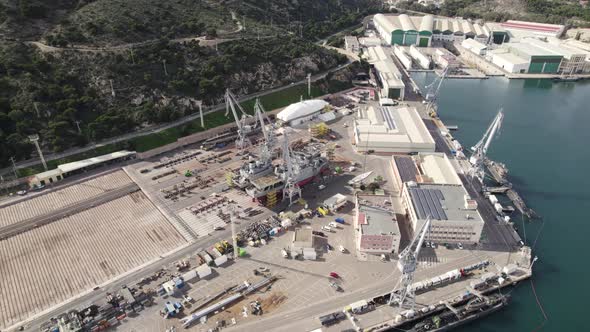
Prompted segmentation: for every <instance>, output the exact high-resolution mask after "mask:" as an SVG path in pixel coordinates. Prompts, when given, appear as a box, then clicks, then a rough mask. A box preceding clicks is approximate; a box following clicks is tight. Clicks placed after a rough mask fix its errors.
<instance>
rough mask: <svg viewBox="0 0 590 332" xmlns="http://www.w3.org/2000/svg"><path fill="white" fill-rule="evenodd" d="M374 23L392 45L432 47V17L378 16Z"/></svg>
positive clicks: (380, 33) (375, 17)
mask: <svg viewBox="0 0 590 332" xmlns="http://www.w3.org/2000/svg"><path fill="white" fill-rule="evenodd" d="M373 22H374V24H375V28H376V29H377V32H378V33H379V35H380V36H381V38H383V39H385V41H386V42H387V43H389V44H391V45H403V46H410V45H417V46H421V47H427V46H430V41H431V38H432V29H433V25H434V17H433V16H432V15H426V16H424V17H417V16H413V17H410V16H408V15H406V14H401V15H387V16H385V15H383V14H377V15H375V16H374V17H373Z"/></svg>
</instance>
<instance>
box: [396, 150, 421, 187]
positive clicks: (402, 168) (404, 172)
mask: <svg viewBox="0 0 590 332" xmlns="http://www.w3.org/2000/svg"><path fill="white" fill-rule="evenodd" d="M393 159H394V160H395V164H396V165H397V169H398V171H399V176H400V178H401V180H402V182H408V181H416V175H417V174H418V170H417V169H416V165H414V161H413V160H412V158H409V157H401V156H394V157H393Z"/></svg>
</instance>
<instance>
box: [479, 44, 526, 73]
mask: <svg viewBox="0 0 590 332" xmlns="http://www.w3.org/2000/svg"><path fill="white" fill-rule="evenodd" d="M488 56H489V57H490V60H491V61H492V63H493V64H495V65H496V66H498V67H500V68H502V69H504V70H505V71H507V72H509V73H512V74H516V73H526V72H527V70H528V68H529V62H528V60H526V59H523V58H521V57H519V56H517V55H514V54H512V53H510V51H509V50H508V49H505V48H501V49H496V50H493V51H491V52H489V53H488Z"/></svg>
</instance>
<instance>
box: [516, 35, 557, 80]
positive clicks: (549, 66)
mask: <svg viewBox="0 0 590 332" xmlns="http://www.w3.org/2000/svg"><path fill="white" fill-rule="evenodd" d="M506 46H507V47H508V49H509V50H510V53H513V54H514V55H516V56H519V57H521V58H523V59H525V60H527V61H528V62H529V67H528V69H527V73H530V74H541V73H543V74H555V73H557V72H558V71H559V66H560V65H561V59H563V56H562V55H558V54H555V53H553V52H549V51H546V50H544V49H542V48H539V47H537V46H533V45H531V44H527V43H508V44H506Z"/></svg>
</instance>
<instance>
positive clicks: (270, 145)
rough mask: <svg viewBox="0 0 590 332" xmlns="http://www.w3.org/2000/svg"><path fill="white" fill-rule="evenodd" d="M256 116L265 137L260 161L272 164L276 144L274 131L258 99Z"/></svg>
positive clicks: (255, 105) (255, 110)
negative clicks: (268, 125)
mask: <svg viewBox="0 0 590 332" xmlns="http://www.w3.org/2000/svg"><path fill="white" fill-rule="evenodd" d="M254 115H255V116H256V117H257V119H258V121H259V122H260V129H261V130H262V135H263V136H264V144H262V146H261V148H260V161H261V162H262V163H264V164H266V163H270V162H272V151H273V149H274V143H275V142H274V141H275V137H274V130H273V128H272V124H271V122H270V121H269V120H268V118H267V117H266V111H265V109H264V107H263V106H262V104H261V103H260V100H259V99H258V98H256V103H255V104H254ZM265 121H266V122H268V123H269V124H270V129H267V128H266V125H265Z"/></svg>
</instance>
